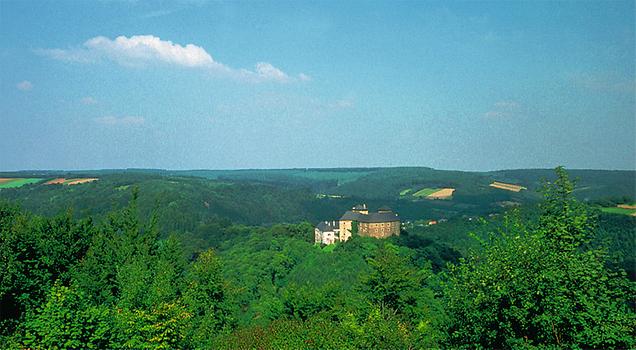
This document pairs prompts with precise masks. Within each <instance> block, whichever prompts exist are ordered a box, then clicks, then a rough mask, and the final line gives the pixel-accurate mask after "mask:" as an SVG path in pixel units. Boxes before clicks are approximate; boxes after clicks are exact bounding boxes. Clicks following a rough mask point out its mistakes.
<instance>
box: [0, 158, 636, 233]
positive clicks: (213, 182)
mask: <svg viewBox="0 0 636 350" xmlns="http://www.w3.org/2000/svg"><path fill="white" fill-rule="evenodd" d="M571 174H572V177H573V178H575V179H578V183H577V187H576V189H575V191H574V195H575V196H576V197H577V198H579V199H581V200H584V201H587V202H590V203H595V202H599V201H606V202H607V201H610V202H624V203H628V202H632V201H633V200H634V197H635V195H636V172H634V171H605V170H573V171H571ZM2 177H5V178H16V177H33V178H39V179H42V180H46V179H52V178H58V177H66V178H71V177H95V178H98V179H99V180H98V181H94V182H91V183H85V184H81V185H74V186H65V185H47V184H45V183H44V181H42V182H40V183H34V184H27V185H24V186H22V187H17V188H4V189H0V198H4V199H9V200H12V201H16V202H18V203H20V204H21V205H22V206H23V207H24V208H26V209H28V210H31V211H33V212H35V213H38V214H45V215H52V214H56V213H59V212H61V211H64V210H66V209H68V208H72V209H73V210H74V214H75V216H76V217H85V216H87V215H93V216H97V217H99V216H101V215H103V214H105V213H106V212H108V211H109V210H111V209H115V208H121V207H122V206H123V205H125V203H127V201H128V199H129V195H130V191H129V190H128V189H129V188H130V186H133V187H134V186H137V187H139V188H140V190H141V191H140V208H141V210H142V213H143V214H148V213H150V211H151V210H153V209H156V210H158V211H159V212H160V213H161V214H162V215H161V217H162V218H165V219H163V220H165V222H163V223H162V227H163V228H165V229H187V230H195V229H196V227H197V226H198V225H200V224H202V223H205V222H209V221H217V220H219V219H227V220H230V221H232V222H235V223H243V224H251V225H255V224H257V225H260V224H272V223H280V222H299V221H305V220H306V221H309V222H312V223H316V222H317V221H320V220H333V219H337V218H338V217H339V216H340V215H341V214H342V213H343V211H344V210H346V209H348V208H350V207H351V206H353V205H355V204H358V203H360V202H364V203H367V204H368V205H369V206H370V207H372V208H373V207H379V206H382V205H388V206H390V207H392V208H393V209H394V210H395V211H397V212H398V213H400V215H401V217H402V218H403V220H407V221H417V220H438V219H441V218H453V217H462V216H487V215H489V214H492V213H501V212H503V211H504V210H506V209H507V208H509V207H511V206H518V205H532V204H534V203H536V202H537V201H538V200H539V199H540V197H541V196H540V194H539V193H538V189H540V187H541V184H542V181H543V180H544V179H553V178H554V175H553V171H551V170H505V171H496V172H487V173H477V172H461V171H445V170H435V169H431V168H354V169H288V170H192V171H167V170H153V169H128V170H99V171H81V172H59V171H39V172H14V173H0V178H2ZM494 181H499V182H504V183H507V184H511V185H519V186H522V187H523V189H522V190H520V191H519V192H514V191H509V190H506V189H500V188H494V187H491V186H490V185H491V184H492V183H493V182H494ZM441 188H452V189H454V192H453V195H452V197H449V198H446V199H444V200H430V199H428V198H427V197H425V195H426V194H428V193H432V192H434V191H435V190H437V189H441ZM420 194H422V195H420Z"/></svg>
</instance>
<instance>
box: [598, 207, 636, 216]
mask: <svg viewBox="0 0 636 350" xmlns="http://www.w3.org/2000/svg"><path fill="white" fill-rule="evenodd" d="M601 211H602V212H604V213H610V214H620V215H634V216H636V209H627V208H618V207H609V208H601Z"/></svg>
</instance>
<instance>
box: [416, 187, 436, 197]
mask: <svg viewBox="0 0 636 350" xmlns="http://www.w3.org/2000/svg"><path fill="white" fill-rule="evenodd" d="M439 190H440V188H423V189H421V190H419V191H417V192H415V193H413V197H427V196H429V195H431V194H433V193H435V192H437V191H439Z"/></svg>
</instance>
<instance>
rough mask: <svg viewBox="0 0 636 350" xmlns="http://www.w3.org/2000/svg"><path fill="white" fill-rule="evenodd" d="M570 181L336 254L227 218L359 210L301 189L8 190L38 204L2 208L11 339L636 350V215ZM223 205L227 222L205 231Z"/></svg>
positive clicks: (10, 344) (18, 343)
mask: <svg viewBox="0 0 636 350" xmlns="http://www.w3.org/2000/svg"><path fill="white" fill-rule="evenodd" d="M558 174H559V177H558V178H557V180H556V181H553V182H552V183H551V184H550V185H549V186H548V187H547V188H546V191H544V193H543V194H542V196H543V198H542V199H541V202H540V206H539V207H538V208H539V209H538V210H523V209H524V208H530V207H523V206H522V210H516V209H513V210H510V211H509V212H507V213H506V214H505V215H496V216H492V217H486V218H485V219H484V220H469V219H470V218H465V217H463V216H456V217H453V218H450V219H449V220H448V221H447V222H444V223H440V224H437V225H432V226H426V225H422V226H420V225H412V226H408V227H405V228H404V229H403V230H402V232H401V234H400V235H399V236H393V237H390V238H388V239H384V240H379V239H373V238H369V237H360V236H354V237H352V238H351V239H350V240H349V241H347V242H344V243H338V244H335V245H330V246H324V247H322V246H318V245H315V244H313V226H312V225H311V224H309V223H306V222H304V223H298V224H274V225H270V226H246V225H243V224H236V223H232V222H231V220H229V219H228V218H227V216H232V215H236V216H237V217H239V218H244V219H245V220H247V219H249V218H252V217H253V218H256V217H260V218H264V217H267V218H268V220H275V219H276V218H277V217H278V215H283V214H282V213H284V212H285V211H287V210H288V211H289V212H290V213H292V214H293V215H297V216H298V218H302V217H303V216H304V215H305V214H303V213H304V212H303V211H302V210H306V212H311V211H312V210H313V209H312V208H310V207H304V205H306V203H305V202H303V201H304V200H307V201H308V202H307V203H322V202H325V203H336V204H337V205H334V208H336V207H337V206H339V205H340V204H342V203H343V202H341V201H344V200H345V199H338V198H318V197H316V196H315V193H313V192H311V191H309V190H308V189H306V188H302V187H292V188H285V187H284V186H274V185H271V184H262V183H261V184H256V183H253V182H244V181H238V182H233V181H229V180H208V179H202V178H187V177H182V176H175V175H158V174H140V173H136V174H95V176H99V177H100V179H99V180H97V181H92V182H89V183H84V184H81V185H44V184H30V185H24V186H22V187H19V188H15V189H3V190H1V191H0V193H2V196H3V197H12V196H13V197H12V198H15V199H16V202H22V203H23V207H22V208H19V207H18V206H16V205H15V204H14V203H11V202H9V203H8V202H5V201H4V200H0V261H2V262H3V264H4V265H3V268H2V269H0V311H2V312H0V344H2V348H7V349H26V348H32V349H39V348H78V349H79V348H82V349H84V348H96V349H139V348H153V349H173V348H178V349H431V348H452V349H471V348H485V349H491V348H497V349H518V348H527V349H540V348H551V349H557V348H593V349H601V348H603V349H628V348H633V347H634V346H636V339H635V338H634V334H635V330H636V314H635V313H634V310H633V300H634V297H635V296H636V293H635V289H634V282H632V281H630V280H629V279H628V278H626V275H625V272H624V271H623V269H625V268H627V269H630V268H631V271H628V273H629V274H630V276H631V277H632V279H633V278H634V270H633V266H634V254H633V252H634V249H636V247H634V242H635V240H634V237H635V234H636V232H635V231H636V218H634V217H630V216H627V215H603V214H600V213H599V212H597V210H596V209H595V208H593V207H591V206H589V205H587V204H585V203H584V202H579V201H576V200H575V199H574V198H573V196H572V191H571V190H572V189H573V186H572V184H571V183H570V181H569V180H568V178H567V175H566V174H565V172H563V171H562V170H560V169H559V170H558ZM228 181H229V182H228ZM144 192H145V194H144ZM144 196H145V197H144ZM210 196H212V197H213V198H214V199H215V200H217V201H218V202H219V204H215V205H212V204H211V203H210V202H208V204H209V206H210V208H213V209H214V212H215V214H214V216H211V217H205V218H204V219H202V221H199V222H197V221H196V220H194V221H193V222H191V221H190V220H193V218H196V216H197V215H202V214H201V211H200V210H199V208H200V207H203V208H207V206H206V205H205V203H203V205H201V206H200V204H201V203H199V202H198V201H206V200H208V199H209V197H210ZM193 198H194V199H196V201H193ZM294 198H300V199H297V200H296V201H293V199H294ZM303 198H304V199H303ZM18 199H19V200H18ZM164 200H165V201H164ZM67 201H68V202H67ZM285 201H288V202H287V203H284V204H280V206H279V207H270V206H273V205H275V204H277V203H280V202H285ZM312 201H317V202H312ZM401 201H407V202H411V201H412V200H411V199H401ZM417 202H419V200H415V203H417ZM38 203H39V205H38ZM144 203H145V204H144ZM153 203H156V204H153ZM190 203H197V204H196V208H195V207H194V206H193V207H189V205H190ZM27 204H28V205H31V206H34V207H37V208H38V210H39V211H44V212H46V211H49V210H50V211H51V212H55V211H56V210H57V209H54V208H61V207H63V206H64V205H63V204H67V205H70V206H73V207H80V208H83V209H81V210H83V212H82V215H79V216H81V217H86V218H84V219H78V218H74V217H73V213H70V212H67V213H64V212H62V213H60V214H58V215H45V216H40V215H35V214H33V213H31V212H29V211H28V210H25V209H24V207H25V206H26V205H27ZM285 205H288V206H289V207H285ZM316 205H317V204H316ZM320 205H322V204H320ZM47 206H48V207H51V208H47ZM92 208H93V209H92ZM110 208H115V209H113V210H111V209H110ZM298 208H304V209H302V210H300V209H298ZM321 208H326V207H321ZM102 211H105V212H104V213H102V214H99V215H98V216H93V215H90V217H88V216H89V214H91V213H93V212H95V213H101V212H102ZM142 212H145V214H142ZM599 214H600V216H599ZM75 215H76V216H78V215H77V214H75ZM222 215H226V217H223V216H222ZM240 215H243V216H240ZM250 215H253V216H250ZM287 215H290V214H287ZM178 226H182V227H178Z"/></svg>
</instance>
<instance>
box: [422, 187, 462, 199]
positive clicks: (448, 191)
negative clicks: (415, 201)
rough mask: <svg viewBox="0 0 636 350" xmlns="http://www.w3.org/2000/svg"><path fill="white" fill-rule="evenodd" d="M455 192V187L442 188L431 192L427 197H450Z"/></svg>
mask: <svg viewBox="0 0 636 350" xmlns="http://www.w3.org/2000/svg"><path fill="white" fill-rule="evenodd" d="M454 192H455V189H454V188H442V189H440V190H439V191H436V192H434V193H431V194H429V195H428V196H426V198H427V199H449V198H451V197H452V196H453V193H454Z"/></svg>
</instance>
